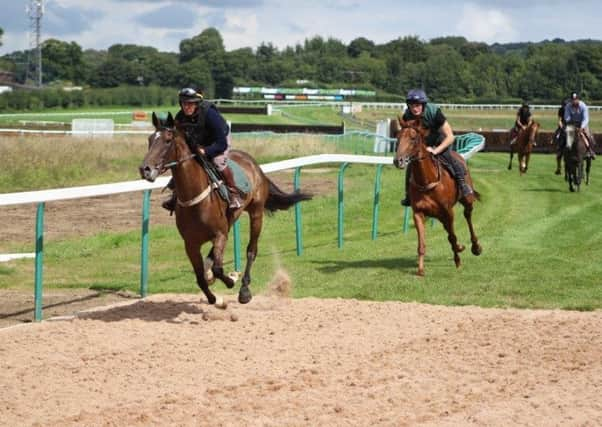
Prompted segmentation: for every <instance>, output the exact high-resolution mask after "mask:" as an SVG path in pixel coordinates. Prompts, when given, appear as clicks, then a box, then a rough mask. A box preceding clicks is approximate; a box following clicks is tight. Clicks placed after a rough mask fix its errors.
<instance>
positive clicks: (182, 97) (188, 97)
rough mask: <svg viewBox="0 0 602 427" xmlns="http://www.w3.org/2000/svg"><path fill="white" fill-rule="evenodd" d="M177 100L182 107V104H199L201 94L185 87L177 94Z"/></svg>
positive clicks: (201, 97)
mask: <svg viewBox="0 0 602 427" xmlns="http://www.w3.org/2000/svg"><path fill="white" fill-rule="evenodd" d="M178 100H179V101H180V105H182V103H183V102H197V103H200V102H201V101H202V100H203V94H201V93H199V92H197V91H196V90H194V89H192V88H190V87H185V88H184V89H181V90H180V92H179V93H178Z"/></svg>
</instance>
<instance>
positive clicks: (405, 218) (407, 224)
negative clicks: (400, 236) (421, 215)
mask: <svg viewBox="0 0 602 427" xmlns="http://www.w3.org/2000/svg"><path fill="white" fill-rule="evenodd" d="M409 228H410V208H409V206H406V207H404V208H403V233H404V234H407V232H408V229H409Z"/></svg>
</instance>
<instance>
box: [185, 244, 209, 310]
mask: <svg viewBox="0 0 602 427" xmlns="http://www.w3.org/2000/svg"><path fill="white" fill-rule="evenodd" d="M185 247H186V255H188V259H189V260H190V263H191V264H192V268H193V269H194V274H195V276H196V283H197V285H198V287H199V288H201V290H202V291H203V293H204V294H205V297H207V302H209V304H215V295H213V293H211V291H210V290H209V284H208V283H207V280H206V279H205V269H204V266H203V256H202V255H201V245H200V243H198V242H185Z"/></svg>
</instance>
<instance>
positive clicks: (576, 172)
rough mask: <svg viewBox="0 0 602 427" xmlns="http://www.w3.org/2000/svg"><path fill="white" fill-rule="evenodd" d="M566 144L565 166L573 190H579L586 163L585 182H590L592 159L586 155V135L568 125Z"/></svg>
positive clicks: (570, 188) (570, 187)
mask: <svg viewBox="0 0 602 427" xmlns="http://www.w3.org/2000/svg"><path fill="white" fill-rule="evenodd" d="M565 137H566V145H565V148H564V167H565V170H566V178H567V181H568V182H569V190H570V191H571V192H573V191H575V190H577V191H579V189H580V187H581V181H582V180H583V172H584V171H583V169H584V165H585V183H586V185H587V184H589V172H590V169H591V164H592V159H591V157H589V156H586V153H587V147H586V146H585V140H584V138H586V136H585V135H583V134H582V133H581V132H579V131H578V130H577V128H576V127H575V126H573V125H567V126H566V129H565Z"/></svg>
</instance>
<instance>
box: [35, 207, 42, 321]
mask: <svg viewBox="0 0 602 427" xmlns="http://www.w3.org/2000/svg"><path fill="white" fill-rule="evenodd" d="M43 266H44V202H41V203H38V211H37V214H36V266H35V295H34V320H35V321H36V322H39V321H41V320H42V287H43V285H42V279H43Z"/></svg>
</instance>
